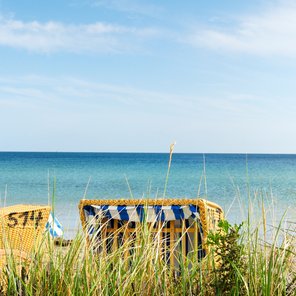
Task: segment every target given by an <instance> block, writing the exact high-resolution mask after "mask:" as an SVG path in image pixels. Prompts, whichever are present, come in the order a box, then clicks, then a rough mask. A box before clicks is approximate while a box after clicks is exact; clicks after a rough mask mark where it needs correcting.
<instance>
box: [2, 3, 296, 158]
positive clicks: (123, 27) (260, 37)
mask: <svg viewBox="0 0 296 296" xmlns="http://www.w3.org/2000/svg"><path fill="white" fill-rule="evenodd" d="M0 59H1V67H0V136H1V141H0V150H1V151H107V152H108V151H123V152H128V151H138V152H142V151H146V152H162V151H167V150H168V147H169V144H170V143H172V142H173V141H176V142H177V145H176V148H175V149H176V152H205V153H207V152H241V153H256V152H258V153H294V152H295V147H296V139H295V137H294V131H295V128H296V119H295V115H296V102H295V93H296V83H295V81H296V72H295V69H296V68H295V66H296V3H295V1H281V0H278V1H263V0H257V1H227V0H225V1H221V0H216V1H215V0H213V1H201V0H200V1H136V0H122V1H113V0H109V1H108V0H80V1H78V0H71V1H57V0H53V1H21V0H19V1H13V0H0Z"/></svg>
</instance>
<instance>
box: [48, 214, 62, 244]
mask: <svg viewBox="0 0 296 296" xmlns="http://www.w3.org/2000/svg"><path fill="white" fill-rule="evenodd" d="M45 228H46V229H47V230H48V231H49V233H50V235H51V236H52V237H54V238H55V237H61V236H63V234H64V229H63V226H62V225H61V223H60V222H59V220H58V219H57V218H56V217H55V216H54V215H53V213H50V215H49V217H48V221H47V223H46V225H45Z"/></svg>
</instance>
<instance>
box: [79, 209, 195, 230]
mask: <svg viewBox="0 0 296 296" xmlns="http://www.w3.org/2000/svg"><path fill="white" fill-rule="evenodd" d="M84 213H85V216H86V220H87V222H88V223H89V224H93V223H94V220H95V219H101V218H107V219H117V220H122V221H129V222H143V221H146V222H160V221H161V222H165V221H174V220H182V219H188V218H190V217H191V218H193V219H197V220H198V222H199V225H200V229H201V223H200V221H199V219H200V216H199V207H198V206H194V205H186V206H179V205H172V206H161V205H155V206H143V205H137V206H108V205H103V206H97V205H87V206H84ZM94 218H95V219H94Z"/></svg>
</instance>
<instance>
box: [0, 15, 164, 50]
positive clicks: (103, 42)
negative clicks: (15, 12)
mask: <svg viewBox="0 0 296 296" xmlns="http://www.w3.org/2000/svg"><path fill="white" fill-rule="evenodd" d="M159 33H160V32H158V31H157V30H156V29H154V28H134V27H127V26H120V25H116V24H109V23H102V22H95V23H90V24H64V23H61V22H54V21H50V22H44V23H42V22H38V21H32V22H24V21H21V20H15V19H11V18H3V17H0V45H2V46H8V47H13V48H20V49H25V50H28V51H32V52H40V53H54V52H58V51H62V52H63V51H64V52H72V53H83V52H90V53H121V52H128V51H136V50H137V49H138V48H140V47H141V43H142V42H144V41H145V40H147V39H149V38H151V37H155V36H158V34H159Z"/></svg>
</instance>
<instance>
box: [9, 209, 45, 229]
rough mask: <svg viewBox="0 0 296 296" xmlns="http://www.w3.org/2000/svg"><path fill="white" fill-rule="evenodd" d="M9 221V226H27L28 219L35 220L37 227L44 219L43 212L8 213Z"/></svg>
mask: <svg viewBox="0 0 296 296" xmlns="http://www.w3.org/2000/svg"><path fill="white" fill-rule="evenodd" d="M8 220H9V222H8V223H7V226H8V227H16V226H17V225H21V226H23V227H25V226H26V225H27V224H28V221H29V220H31V221H35V227H38V225H39V223H40V221H42V220H43V215H42V212H41V211H39V212H34V211H32V212H23V213H10V214H9V215H8Z"/></svg>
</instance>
